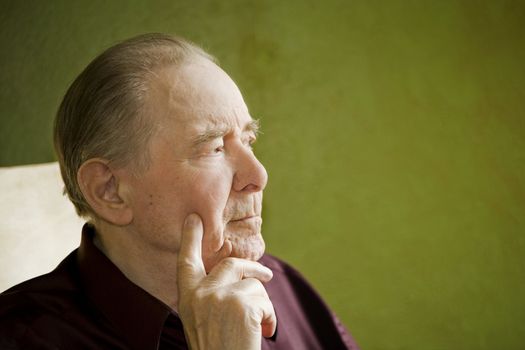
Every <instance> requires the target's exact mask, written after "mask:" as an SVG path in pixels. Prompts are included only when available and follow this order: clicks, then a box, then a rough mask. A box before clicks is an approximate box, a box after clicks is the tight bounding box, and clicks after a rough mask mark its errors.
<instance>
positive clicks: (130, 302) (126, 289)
mask: <svg viewBox="0 0 525 350" xmlns="http://www.w3.org/2000/svg"><path fill="white" fill-rule="evenodd" d="M94 235H95V229H94V227H93V226H91V225H89V224H86V225H84V227H83V228H82V240H81V243H80V248H79V250H78V263H79V270H80V278H81V280H82V283H83V288H84V290H85V292H86V294H87V295H88V297H89V298H90V299H91V300H92V301H93V302H94V303H95V305H96V306H97V308H98V309H99V310H100V311H101V312H102V313H103V314H104V316H105V317H106V318H107V319H108V320H109V321H110V322H111V323H112V324H113V326H114V327H115V329H116V330H117V331H118V332H119V333H120V334H121V336H122V338H123V339H125V340H126V341H127V342H128V344H129V345H130V347H131V348H133V349H157V347H158V344H159V340H160V335H161V332H162V328H163V326H164V323H165V321H166V319H167V317H168V316H169V315H170V313H171V309H170V308H169V307H168V306H167V305H166V304H164V303H163V302H161V301H160V300H158V299H156V298H155V297H153V296H152V295H151V294H149V293H148V292H146V291H145V290H143V289H142V288H140V287H139V286H137V285H136V284H134V283H133V282H131V281H130V280H129V279H127V278H126V276H124V274H123V273H122V272H121V271H120V270H119V269H118V268H117V267H116V266H115V265H114V264H113V263H112V262H111V261H110V260H109V259H108V258H107V257H106V256H105V255H104V254H103V253H102V252H101V251H100V250H99V249H98V248H97V247H96V246H95V244H94V243H93V238H94Z"/></svg>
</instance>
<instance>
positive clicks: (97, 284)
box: [0, 225, 358, 350]
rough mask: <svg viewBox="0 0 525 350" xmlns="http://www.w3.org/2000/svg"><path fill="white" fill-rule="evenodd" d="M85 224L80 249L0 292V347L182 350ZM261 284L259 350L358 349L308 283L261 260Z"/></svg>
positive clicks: (168, 323)
mask: <svg viewBox="0 0 525 350" xmlns="http://www.w3.org/2000/svg"><path fill="white" fill-rule="evenodd" d="M93 235H94V230H93V228H92V227H90V226H88V225H85V226H84V229H83V232H82V242H81V244H80V247H79V248H78V249H77V250H75V251H73V252H72V253H71V254H70V255H69V256H67V257H66V258H65V259H64V260H63V261H62V262H61V263H60V265H59V266H58V267H57V268H56V269H55V270H54V271H52V272H51V273H48V274H46V275H43V276H39V277H36V278H34V279H31V280H29V281H26V282H23V283H21V284H19V285H17V286H15V287H13V288H11V289H9V290H7V291H5V292H4V293H2V294H0V349H137V350H149V349H152V350H153V349H187V345H186V339H185V337H184V330H183V326H182V323H181V321H180V319H179V317H178V316H177V314H176V313H175V312H174V311H172V310H171V309H170V308H169V307H168V306H167V305H165V304H164V303H163V302H161V301H160V300H158V299H156V298H155V297H153V296H152V295H150V294H148V293H147V292H146V291H144V290H143V289H142V288H140V287H139V286H137V285H135V284H134V283H132V282H131V281H130V280H128V279H127V278H126V277H125V276H124V274H122V272H121V271H120V270H119V269H118V268H117V267H116V266H115V265H114V264H113V263H112V262H111V261H110V260H109V259H108V258H107V257H106V256H105V255H104V254H103V253H102V252H101V251H100V250H98V248H97V247H96V246H95V245H94V244H93ZM260 262H261V263H262V264H264V265H266V266H267V267H269V268H270V269H271V270H272V271H273V274H274V277H273V279H272V280H271V281H270V282H269V283H267V284H265V287H266V290H267V292H268V295H269V297H270V299H271V301H272V303H273V306H274V308H275V312H276V315H277V331H276V333H275V335H274V336H273V337H272V338H270V339H265V338H263V340H262V349H263V350H267V349H268V350H269V349H282V350H293V349H301V350H302V349H352V350H355V349H358V347H357V345H356V344H355V342H354V341H353V339H352V338H351V336H350V335H349V334H348V332H347V331H346V330H345V328H344V327H343V326H342V325H341V323H340V322H339V321H338V320H337V318H336V317H335V316H334V315H333V313H332V312H331V311H330V310H329V309H328V307H327V306H326V305H325V304H324V302H323V301H322V300H321V298H320V297H319V296H318V295H317V293H316V292H315V291H314V290H313V289H312V287H310V285H309V284H308V283H307V282H306V281H305V280H304V279H303V278H302V277H301V276H300V275H299V273H298V272H297V271H296V270H294V269H292V268H291V267H290V266H289V265H287V264H285V263H284V262H282V261H280V260H278V259H276V258H274V257H272V256H269V255H265V256H264V257H263V258H262V259H261V260H260Z"/></svg>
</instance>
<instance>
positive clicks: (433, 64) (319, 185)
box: [0, 0, 525, 350]
mask: <svg viewBox="0 0 525 350" xmlns="http://www.w3.org/2000/svg"><path fill="white" fill-rule="evenodd" d="M29 3H30V2H29V1H28V2H22V1H18V2H17V1H7V2H6V1H3V2H2V4H1V5H0V30H1V32H0V47H2V51H1V54H0V81H1V85H0V120H1V129H0V164H1V165H14V164H23V163H34V162H46V161H51V160H53V153H52V149H51V146H50V143H51V141H50V140H51V137H50V134H51V130H50V128H51V123H52V118H53V114H54V112H55V110H56V108H57V105H58V103H59V101H60V98H61V96H62V94H63V93H64V91H65V89H66V88H67V86H68V84H69V83H70V82H71V81H72V79H74V77H75V76H76V75H77V74H78V73H79V72H80V70H81V69H82V68H83V67H84V66H85V65H86V64H87V63H88V62H89V61H90V60H91V59H92V58H93V57H94V55H96V54H97V53H98V52H100V51H101V50H102V49H103V48H105V47H107V46H109V45H110V44H112V43H114V42H115V41H117V40H120V39H123V38H126V37H129V36H131V35H135V34H138V33H142V32H149V31H161V32H171V33H178V34H180V35H182V36H185V37H187V38H189V39H192V40H194V41H196V42H197V43H199V44H201V45H203V46H204V47H205V48H207V49H208V50H209V51H211V52H212V53H213V54H215V55H216V56H217V57H218V58H219V60H220V62H221V63H222V66H223V67H224V68H225V70H226V71H228V72H229V73H230V74H231V76H232V77H233V78H234V79H235V80H236V81H237V82H238V84H239V86H240V88H241V90H242V91H243V92H244V95H245V98H246V100H247V103H248V105H249V106H250V108H251V111H252V114H253V115H254V116H256V117H260V118H261V121H262V125H263V131H264V135H262V137H261V139H260V142H259V143H258V144H257V146H256V151H257V152H258V154H259V155H260V158H261V159H262V161H263V162H264V164H265V165H266V167H267V169H268V172H269V175H270V182H269V185H268V187H267V191H266V202H265V212H264V217H265V225H264V233H265V235H266V238H267V241H268V250H269V251H270V252H273V253H274V254H276V255H279V256H281V257H283V258H285V259H287V260H288V261H290V262H292V263H293V264H294V265H296V266H297V267H298V268H299V269H300V270H301V271H303V272H304V274H305V275H307V277H308V278H309V279H310V280H311V281H312V283H313V284H314V285H315V286H316V287H317V289H318V290H319V291H320V292H321V294H322V295H323V296H324V297H325V298H326V300H327V302H328V303H329V304H330V305H331V306H332V307H333V308H334V309H335V310H336V312H337V313H338V314H339V315H340V317H341V318H342V320H343V321H344V323H345V324H346V325H347V326H348V327H349V328H350V329H351V331H352V333H353V335H354V336H355V338H356V339H357V341H358V342H359V343H360V345H361V346H362V348H363V349H387V350H389V349H392V350H393V349H414V350H416V349H447V350H454V349H507V350H508V349H524V348H525V236H524V235H525V213H524V212H525V88H524V83H525V3H524V2H523V1H481V0H480V1H459V0H458V1H387V0H385V1H365V0H360V1H335V0H330V1H277V0H276V1H240V0H238V1H226V0H222V1H220V0H217V1H173V0H171V1H121V2H116V1H109V2H108V1H99V0H96V1H94V0H83V1H74V3H75V5H74V6H72V5H70V4H71V3H73V2H72V1H34V2H33V4H31V5H30V4H29Z"/></svg>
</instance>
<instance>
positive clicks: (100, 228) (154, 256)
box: [94, 222, 178, 311]
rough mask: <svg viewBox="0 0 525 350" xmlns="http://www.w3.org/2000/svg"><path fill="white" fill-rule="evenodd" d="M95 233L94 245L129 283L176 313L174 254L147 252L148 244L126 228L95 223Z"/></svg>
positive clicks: (175, 267)
mask: <svg viewBox="0 0 525 350" xmlns="http://www.w3.org/2000/svg"><path fill="white" fill-rule="evenodd" d="M96 231H97V233H96V235H95V239H94V244H95V245H96V246H97V248H98V249H100V251H102V253H104V255H106V256H107V257H108V259H109V260H111V262H112V263H113V264H115V266H117V268H118V269H119V270H120V271H121V272H122V273H123V274H124V275H125V276H126V277H127V278H128V279H129V280H130V281H131V282H133V283H135V284H136V285H138V286H139V287H141V288H142V289H144V290H145V291H146V292H148V293H149V294H151V295H153V296H154V297H155V298H157V299H159V300H160V301H162V302H163V303H164V304H166V305H168V306H169V307H170V308H172V309H173V310H175V311H176V310H177V300H178V291H177V255H176V254H175V253H173V252H167V251H161V252H159V251H154V250H153V248H151V247H149V248H150V249H148V244H147V242H143V241H142V242H141V239H140V237H139V236H137V235H136V234H135V233H134V232H132V231H131V232H130V231H129V230H128V229H127V227H119V226H113V225H110V224H108V223H100V222H97V224H96ZM144 247H147V248H146V249H145V248H144Z"/></svg>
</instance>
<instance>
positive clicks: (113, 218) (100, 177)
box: [77, 158, 133, 226]
mask: <svg viewBox="0 0 525 350" xmlns="http://www.w3.org/2000/svg"><path fill="white" fill-rule="evenodd" d="M77 181H78V184H79V186H80V190H81V191H82V194H83V195H84V198H85V199H86V201H87V202H88V204H89V205H90V206H91V208H92V209H93V211H94V212H95V213H96V214H97V216H99V217H100V218H101V219H103V220H105V221H107V222H109V223H111V224H114V225H117V226H125V225H128V224H129V223H130V222H131V220H132V218H133V213H132V210H131V208H130V207H129V205H128V203H127V201H126V198H124V197H123V196H122V194H121V191H119V179H118V177H117V176H116V174H115V173H114V172H113V171H112V169H111V167H110V166H109V164H108V161H107V160H105V159H100V158H93V159H89V160H88V161H86V162H84V164H82V165H81V166H80V168H79V169H78V172H77Z"/></svg>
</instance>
